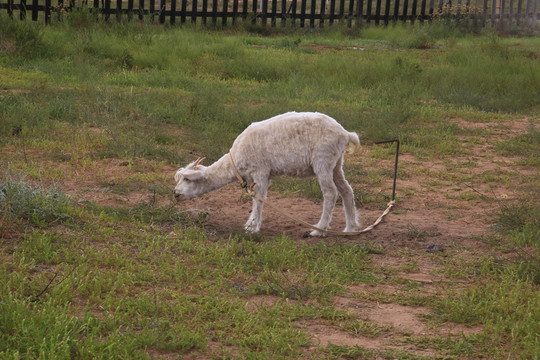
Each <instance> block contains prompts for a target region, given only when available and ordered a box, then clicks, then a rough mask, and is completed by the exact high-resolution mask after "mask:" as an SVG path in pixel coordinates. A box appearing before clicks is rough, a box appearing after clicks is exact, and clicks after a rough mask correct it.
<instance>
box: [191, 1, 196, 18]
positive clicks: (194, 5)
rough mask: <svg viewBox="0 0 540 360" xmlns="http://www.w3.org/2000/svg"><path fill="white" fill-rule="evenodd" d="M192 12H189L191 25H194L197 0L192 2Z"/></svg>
mask: <svg viewBox="0 0 540 360" xmlns="http://www.w3.org/2000/svg"><path fill="white" fill-rule="evenodd" d="M192 5H193V6H192V10H191V23H192V24H195V23H197V0H193V4H192Z"/></svg>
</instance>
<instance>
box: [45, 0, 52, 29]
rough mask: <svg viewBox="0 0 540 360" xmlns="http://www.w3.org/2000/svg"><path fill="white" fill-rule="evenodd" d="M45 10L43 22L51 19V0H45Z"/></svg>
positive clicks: (46, 22)
mask: <svg viewBox="0 0 540 360" xmlns="http://www.w3.org/2000/svg"><path fill="white" fill-rule="evenodd" d="M44 6H45V11H44V12H43V18H44V22H45V24H48V23H49V22H50V21H51V0H45V4H44Z"/></svg>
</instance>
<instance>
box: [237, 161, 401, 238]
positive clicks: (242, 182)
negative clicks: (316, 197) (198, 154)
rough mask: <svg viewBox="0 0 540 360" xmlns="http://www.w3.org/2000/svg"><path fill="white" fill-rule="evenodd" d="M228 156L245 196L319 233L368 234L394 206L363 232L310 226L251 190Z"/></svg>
mask: <svg viewBox="0 0 540 360" xmlns="http://www.w3.org/2000/svg"><path fill="white" fill-rule="evenodd" d="M228 155H229V161H230V163H231V167H232V169H233V172H234V175H235V176H236V178H237V179H238V181H239V182H240V186H241V187H242V188H243V189H245V190H246V192H247V194H248V195H249V196H251V197H252V198H255V199H257V200H259V201H262V202H263V203H264V204H265V205H268V206H270V207H271V208H272V209H274V210H276V211H277V212H279V213H280V214H281V215H283V216H285V217H288V218H289V219H291V220H294V221H296V222H299V223H301V224H303V225H305V226H307V227H309V228H311V229H313V230H317V231H320V232H323V233H326V234H335V235H342V236H353V235H360V234H362V233H365V232H368V231H370V230H373V228H374V227H375V226H377V225H378V224H379V223H380V222H381V221H382V219H383V218H384V217H385V216H386V215H387V214H388V213H389V212H390V210H391V209H392V207H393V206H394V205H395V204H396V202H395V200H392V201H390V202H389V203H388V207H387V208H386V210H384V212H383V213H382V215H381V216H379V217H378V218H377V220H375V222H374V223H373V224H371V225H370V226H368V227H367V228H365V229H364V230H360V231H335V230H330V229H321V228H319V227H317V226H314V225H311V224H310V223H308V222H307V221H304V220H302V219H298V218H297V217H296V216H294V215H292V214H290V213H288V212H286V211H284V210H282V209H280V208H278V207H277V206H276V205H274V204H272V203H270V202H269V201H268V200H266V199H265V198H263V197H262V196H260V195H259V194H257V193H256V192H255V191H254V190H253V186H254V185H255V184H252V185H248V184H247V182H246V181H245V180H244V178H242V176H240V174H239V173H238V170H236V166H235V165H234V161H233V158H232V156H231V153H229V154H228Z"/></svg>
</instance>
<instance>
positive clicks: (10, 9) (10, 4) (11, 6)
mask: <svg viewBox="0 0 540 360" xmlns="http://www.w3.org/2000/svg"><path fill="white" fill-rule="evenodd" d="M13 1H14V0H8V15H9V17H10V18H13Z"/></svg>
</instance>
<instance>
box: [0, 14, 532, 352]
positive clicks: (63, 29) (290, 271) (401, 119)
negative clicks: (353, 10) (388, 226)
mask: <svg viewBox="0 0 540 360" xmlns="http://www.w3.org/2000/svg"><path fill="white" fill-rule="evenodd" d="M466 30H467V29H462V28H459V27H456V26H449V27H448V26H441V24H438V23H435V24H432V26H419V25H415V26H412V27H401V26H396V27H390V28H378V27H368V28H363V29H355V30H354V31H352V30H348V29H346V28H340V27H335V28H333V29H325V30H317V31H308V30H299V29H289V28H286V29H281V30H280V31H277V30H275V31H271V30H269V31H262V35H260V34H258V33H257V32H256V31H258V30H257V29H249V28H248V29H247V30H246V29H243V28H242V27H239V28H235V29H232V30H227V31H216V30H211V29H194V28H191V27H189V26H186V27H169V26H154V25H151V24H142V26H138V25H137V24H126V23H121V24H117V23H111V24H103V23H94V20H93V18H91V17H88V15H87V14H86V15H85V14H84V13H74V14H72V15H69V16H68V17H66V19H65V21H64V22H61V23H58V22H56V23H53V24H52V25H51V26H48V27H42V26H40V25H38V24H34V23H30V22H20V21H11V20H9V19H7V17H5V16H4V15H2V16H1V17H0V35H1V36H0V119H1V124H2V126H0V140H1V142H0V144H1V145H0V169H1V170H2V171H1V172H0V225H1V227H0V314H2V315H1V316H0V358H1V359H14V358H39V359H50V358H54V359H57V358H58V359H64V358H66V359H71V358H81V359H96V358H98V359H99V358H102V359H113V358H122V359H125V358H134V359H149V358H159V357H162V358H182V357H183V356H191V357H205V358H216V359H230V358H245V359H298V358H309V359H341V358H345V359H372V358H375V357H379V358H384V359H394V358H400V359H421V358H432V356H431V355H425V356H424V355H422V354H436V355H434V356H433V357H436V358H445V359H466V358H485V357H489V358H494V359H506V358H508V357H511V358H513V357H516V358H518V357H519V358H536V357H538V356H539V355H540V344H539V341H538V333H539V332H540V329H539V328H538V324H539V322H538V318H539V317H540V314H539V313H538V309H540V303H539V301H540V299H539V295H538V294H540V291H539V288H538V286H539V279H540V275H539V274H540V271H539V269H540V266H539V265H538V259H539V258H540V257H539V253H538V251H539V244H538V238H539V231H538V218H539V216H538V206H536V205H534V204H536V203H537V202H538V194H537V192H535V191H534V190H535V189H537V187H538V178H537V176H536V175H534V174H535V173H534V171H536V170H537V169H538V116H539V115H538V114H539V111H540V108H539V103H538V98H540V68H539V67H538V66H537V61H538V53H539V51H540V42H539V40H538V38H537V37H521V38H513V37H507V38H505V37H499V36H497V34H493V33H490V32H486V31H482V32H480V33H479V34H475V32H476V30H474V31H472V32H469V31H466ZM290 110H296V111H303V110H306V111H320V112H324V113H327V114H329V115H331V116H333V117H335V118H336V119H338V120H339V122H340V123H342V124H343V125H344V127H345V128H347V129H349V130H351V131H356V132H358V133H359V134H360V135H361V141H362V143H363V147H364V150H361V151H360V153H357V154H355V155H351V157H349V155H348V157H347V158H348V159H351V161H349V162H348V163H347V164H346V167H345V170H346V172H347V178H348V180H349V181H350V182H351V184H352V185H353V187H354V189H355V196H356V198H357V202H359V203H360V202H362V203H363V204H367V205H368V208H371V209H378V208H380V207H383V208H384V207H385V204H386V202H387V201H388V200H389V195H388V194H389V193H390V191H391V185H389V184H390V182H391V179H392V169H393V159H394V147H391V146H375V145H373V143H374V142H376V141H378V140H383V139H390V138H399V139H400V140H401V144H402V148H401V151H402V153H403V154H405V155H406V156H405V157H404V160H401V161H402V162H401V163H400V169H399V173H398V178H399V179H400V180H403V181H404V182H407V181H410V182H413V181H414V180H415V179H417V178H418V177H420V178H422V179H424V180H423V182H422V181H421V182H420V183H413V184H404V185H403V187H402V188H399V186H401V185H398V203H399V205H400V206H398V208H397V209H396V210H395V212H394V214H395V215H396V216H398V217H399V216H400V215H406V214H408V213H410V212H414V211H415V209H417V208H418V206H420V205H418V204H421V206H422V207H424V206H425V207H427V208H428V209H429V211H434V212H443V213H444V214H447V215H448V218H452V219H458V220H459V219H464V220H466V219H465V218H464V216H465V215H463V214H462V213H461V210H462V209H470V208H472V207H473V206H476V205H477V204H480V205H485V204H487V205H488V206H487V207H486V208H489V209H493V208H497V209H496V210H493V211H491V210H490V211H491V212H488V211H486V214H485V216H486V217H487V216H489V217H490V219H491V222H492V223H493V229H495V230H494V231H495V232H493V233H489V234H486V235H484V236H482V237H477V238H473V237H472V236H471V238H472V239H484V240H483V241H482V240H478V243H482V244H484V245H485V246H486V247H487V248H482V249H480V250H478V251H475V250H476V249H474V248H472V249H471V246H472V245H470V244H469V243H465V245H462V242H461V241H462V239H460V238H456V239H453V238H452V239H450V240H446V241H447V243H445V253H444V254H438V255H437V254H435V255H434V254H427V253H426V252H425V248H424V247H422V246H423V245H424V244H426V246H427V245H428V243H430V242H436V241H439V240H440V239H441V237H442V238H444V237H445V236H446V234H445V231H444V229H438V230H437V231H435V230H433V229H428V228H425V227H424V226H423V225H422V224H421V223H401V225H402V226H401V229H400V228H399V226H398V228H397V229H396V230H395V234H394V233H392V234H391V235H388V238H384V239H382V238H377V237H369V236H367V237H361V238H359V239H358V240H345V239H340V238H337V239H326V240H322V241H314V240H309V239H308V240H305V241H304V240H295V239H292V238H289V237H287V236H285V235H277V236H267V235H257V236H248V235H245V234H243V233H234V232H233V233H227V232H223V231H221V232H220V231H217V232H216V231H215V230H214V229H213V228H212V227H211V226H208V218H209V217H211V216H212V214H210V213H208V212H207V210H206V209H195V210H194V211H193V212H188V211H180V210H178V207H175V206H174V204H173V203H172V199H171V198H170V190H171V186H172V182H171V181H172V176H173V174H174V170H173V169H175V168H177V167H178V166H179V165H183V164H185V163H186V162H188V161H191V160H193V159H195V158H197V157H199V156H206V157H207V158H208V160H207V161H208V162H210V161H212V160H216V159H217V158H218V157H220V156H221V155H222V154H223V153H225V152H227V151H228V149H229V147H230V146H231V144H232V141H233V140H234V139H235V137H236V136H237V135H238V134H239V133H240V132H241V131H242V130H243V129H244V128H245V127H246V126H247V125H249V124H250V123H251V122H253V121H259V120H262V119H265V118H268V117H270V116H273V115H276V114H278V113H281V112H285V111H290ZM520 119H528V120H527V121H528V123H529V124H528V127H527V128H526V130H524V131H521V132H519V134H517V135H516V136H511V135H512V134H514V131H517V130H515V129H513V128H512V127H511V126H512V122H513V121H517V120H520ZM462 123H465V124H469V123H470V124H472V125H475V126H472V127H466V126H462ZM18 129H19V130H18ZM499 132H503V134H504V135H503V136H498V137H496V139H497V140H496V141H489V140H490V137H492V136H493V137H495V136H496V135H497V134H499ZM372 145H373V146H372ZM481 146H485V148H481V149H482V150H478V149H479V148H480V147H481ZM365 149H369V150H365ZM490 151H494V153H491V152H490ZM485 153H489V155H486V154H485ZM494 154H496V155H494ZM484 155H485V156H490V157H488V160H487V161H492V162H493V163H494V164H495V165H497V166H501V168H500V169H499V168H496V169H488V170H485V171H484V170H482V171H477V170H478V168H479V167H480V166H482V164H484V163H485V162H486V160H485V159H484V158H483V157H482V156H484ZM496 156H497V157H503V158H504V160H505V161H501V160H500V159H499V158H496ZM401 164H404V166H402V165H401ZM507 164H511V165H512V166H514V165H515V166H516V167H519V168H517V169H518V170H515V169H514V168H513V167H511V166H507ZM531 174H532V175H531ZM497 186H500V187H502V188H503V189H506V191H510V189H512V190H515V191H516V192H517V193H518V194H520V195H521V198H522V199H525V200H520V201H516V199H497V201H498V202H497V201H495V200H493V199H491V194H490V193H489V189H490V188H491V187H493V188H497ZM477 187H478V191H477ZM272 189H273V190H274V191H277V192H280V193H281V194H283V195H286V196H290V197H297V196H301V197H307V198H310V199H313V200H315V201H320V200H321V195H320V190H319V188H318V184H317V183H316V182H315V181H313V180H309V179H308V180H294V179H276V181H274V183H273V187H272ZM401 189H403V190H401ZM435 193H437V194H439V195H441V194H442V195H441V196H440V199H443V200H441V203H437V204H432V203H429V200H430V199H428V200H424V197H427V196H428V195H429V194H435ZM104 199H105V200H104ZM126 199H127V200H126ZM424 202H426V204H424ZM401 203H403V205H402V206H401ZM415 206H416V207H415ZM214 210H215V209H214ZM400 221H401V220H400ZM398 225H399V224H398ZM445 239H446V238H445ZM468 240H470V239H468ZM402 244H405V245H404V246H403V248H401V245H402ZM486 249H487V250H486ZM500 251H501V252H502V254H501V253H500ZM484 252H487V253H486V254H484ZM471 254H472V255H471ZM465 255H466V256H465ZM394 261H395V263H394ZM426 263H430V264H434V266H435V269H433V270H432V271H431V272H430V273H429V274H428V275H433V276H435V277H439V278H442V279H441V280H440V281H438V282H437V281H435V282H434V283H433V284H429V285H426V284H425V283H422V282H419V281H415V280H411V279H409V278H408V276H410V275H415V274H417V273H419V272H421V271H424V270H425V269H424V266H425V264H426ZM424 275H425V274H424ZM388 289H391V291H388ZM428 289H431V290H432V291H427V290H428ZM339 299H348V300H350V301H351V304H354V306H352V305H351V306H349V307H346V306H339V305H338V302H339V301H338V300H339ZM378 304H399V305H400V306H410V307H423V308H425V309H426V311H427V312H428V314H427V315H426V316H425V318H423V319H420V320H422V321H423V322H425V323H426V324H427V325H429V326H431V328H429V329H434V333H433V334H431V333H429V332H428V333H427V334H425V336H424V335H411V334H410V333H407V332H403V331H400V330H398V329H397V328H396V327H393V326H391V325H387V324H380V323H377V322H374V321H371V320H368V319H366V317H365V316H363V315H362V310H363V309H364V307H365V306H372V307H376V306H377V305H378ZM420 320H419V321H420ZM306 323H307V324H312V325H314V326H317V325H319V324H325V326H328V327H329V328H332V329H334V330H335V331H339V332H341V333H344V334H348V336H350V337H353V338H354V337H356V338H367V339H372V340H373V341H381V342H383V343H384V344H383V345H382V348H381V349H378V350H373V349H368V348H366V347H361V346H354V345H352V346H344V345H339V344H326V343H321V344H318V345H314V342H313V338H312V334H311V333H310V331H309V328H308V327H306V326H304V325H303V324H306ZM449 324H450V325H451V324H460V325H462V326H465V327H467V328H474V327H479V328H481V330H479V332H477V333H473V334H468V335H463V336H459V335H448V334H444V333H443V334H441V333H437V332H436V331H435V330H437V329H439V328H444V326H449ZM385 339H388V341H389V343H386V342H384V341H385ZM389 344H390V345H392V346H389ZM422 351H425V352H422Z"/></svg>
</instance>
